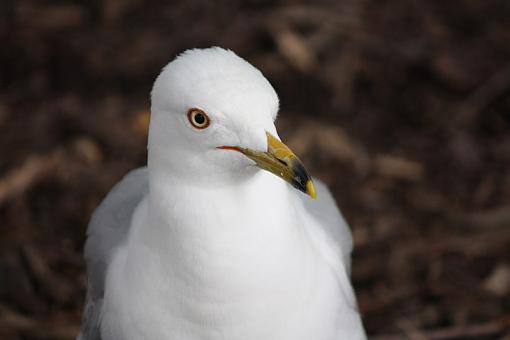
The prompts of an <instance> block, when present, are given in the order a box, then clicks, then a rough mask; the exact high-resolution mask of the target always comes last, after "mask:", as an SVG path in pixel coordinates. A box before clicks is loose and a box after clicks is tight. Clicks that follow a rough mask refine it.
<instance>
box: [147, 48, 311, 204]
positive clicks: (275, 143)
mask: <svg viewBox="0 0 510 340" xmlns="http://www.w3.org/2000/svg"><path fill="white" fill-rule="evenodd" d="M277 113H278V96H277V94H276V92H275V90H274V89H273V87H272V86H271V84H270V83H269V81H268V80H267V79H266V78H265V77H264V76H263V75H262V73H261V72H260V71H259V70H258V69H256V68H255V67H253V66H252V65H251V64H249V63H248V62H247V61H245V60H244V59H242V58H240V57H238V56H237V55H236V54H235V53H234V52H232V51H230V50H225V49H222V48H219V47H212V48H207V49H192V50H188V51H185V52H184V53H182V54H181V55H179V56H178V57H177V58H176V59H175V60H173V61H172V62H170V63H169V64H168V65H167V66H166V67H165V68H164V69H163V70H162V72H161V74H160V75H159V76H158V78H157V79H156V82H155V83H154V87H153V89H152V98H151V123H150V128H149V170H150V171H158V172H162V173H163V174H164V175H168V176H173V177H174V178H177V179H178V180H180V181H187V182H189V181H191V182H193V183H195V184H197V185H217V186H220V185H229V184H232V183H233V182H236V181H240V180H245V179H248V178H250V177H251V176H253V175H254V174H255V173H256V172H257V171H260V170H261V169H263V170H267V171H270V172H272V173H273V174H275V175H277V176H279V177H281V178H282V179H284V180H286V181H287V182H289V183H290V184H291V185H293V186H294V187H295V188H297V189H299V190H300V191H303V192H305V193H307V194H308V195H310V196H311V197H315V189H314V187H313V183H312V181H311V177H310V176H309V175H308V173H307V172H306V170H305V168H304V166H303V164H302V162H301V161H300V160H299V159H298V158H297V157H296V155H294V153H293V152H292V151H291V150H290V149H289V148H288V147H287V146H286V145H285V144H283V143H282V142H281V141H280V139H279V137H278V134H277V131H276V127H275V125H274V121H275V119H276V115H277Z"/></svg>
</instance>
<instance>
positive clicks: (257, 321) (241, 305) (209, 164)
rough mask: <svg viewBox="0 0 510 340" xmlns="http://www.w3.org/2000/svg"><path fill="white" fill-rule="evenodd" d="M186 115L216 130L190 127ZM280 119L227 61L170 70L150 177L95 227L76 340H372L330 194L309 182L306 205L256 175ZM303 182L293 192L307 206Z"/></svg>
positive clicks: (191, 56) (267, 176)
mask: <svg viewBox="0 0 510 340" xmlns="http://www.w3.org/2000/svg"><path fill="white" fill-rule="evenodd" d="M190 108H199V110H200V112H202V113H204V115H205V116H206V118H207V119H208V120H210V121H208V123H210V124H208V126H207V127H206V128H200V129H197V128H196V126H193V124H190V120H189V119H190V115H189V112H191V111H190ZM277 111H278V97H277V95H276V93H275V91H274V90H273V88H272V86H271V85H270V84H269V82H268V81H267V80H266V79H265V78H264V77H263V75H262V74H261V73H260V72H259V71H258V70H257V69H255V68H254V67H253V66H251V65H250V64H249V63H247V62H246V61H244V60H243V59H241V58H239V57H238V56H236V55H235V54H234V53H233V52H231V51H227V50H224V49H221V48H210V49H204V50H190V51H187V52H185V53H183V54H182V55H181V56H179V57H178V58H177V59H176V60H174V61H173V62H171V63H170V64H169V65H167V67H166V68H165V69H164V70H163V71H162V73H161V74H160V76H159V77H158V79H157V80H156V82H155V85H154V88H153V91H152V107H151V124H150V130H149V158H148V166H147V167H146V168H142V169H138V170H135V171H133V172H131V173H130V174H128V175H127V176H126V177H125V178H124V179H123V180H122V181H121V182H120V183H119V184H117V186H116V187H115V188H114V189H113V190H112V192H111V193H110V194H109V195H108V196H107V197H106V199H105V200H104V201H103V203H102V204H101V206H100V207H99V208H98V209H97V211H96V212H95V213H94V216H93V218H92V220H91V223H90V225H89V230H88V240H87V244H86V249H85V255H86V259H87V265H88V273H89V288H88V294H87V302H86V307H85V312H84V319H83V325H82V332H81V334H80V336H79V339H80V340H99V339H101V340H117V339H124V340H131V339H151V340H159V339H161V340H163V339H165V340H173V339H176V340H177V339H178V340H235V339H246V340H250V339H268V340H300V339H302V340H310V339H314V340H334V339H365V335H364V331H363V327H362V324H361V320H360V316H359V313H358V311H357V306H356V300H355V296H354V293H353V290H352V287H351V284H350V278H349V272H350V269H349V268H350V252H351V249H352V239H351V235H350V231H349V229H348V227H347V224H346V223H345V221H344V220H343V218H342V216H341V214H340V212H339V210H338V208H337V207H336V205H335V202H334V200H333V198H332V196H331V194H330V193H329V191H328V190H327V188H326V187H325V186H324V185H323V184H322V183H320V182H318V181H317V180H315V187H316V192H315V191H313V196H315V194H316V196H317V199H316V200H312V199H310V198H309V197H308V196H306V195H305V194H303V193H301V192H299V191H298V190H295V188H293V187H292V186H291V185H289V183H287V182H285V181H283V180H282V179H281V178H278V177H277V176H275V175H274V174H272V173H270V172H269V171H264V170H262V169H261V168H260V167H263V168H265V169H266V170H267V169H268V168H267V167H264V164H265V163H264V164H262V163H260V162H262V160H261V159H262V158H264V157H266V156H260V155H262V154H264V155H266V154H269V153H268V152H267V151H268V150H270V149H271V147H272V146H273V144H275V145H276V146H277V147H281V148H284V147H285V146H284V145H283V144H281V142H279V138H278V135H277V131H276V128H275V126H274V120H275V118H276V114H277ZM186 113H188V114H186ZM197 121H199V122H202V120H200V119H199V120H197ZM273 136H274V138H271V137H273ZM248 150H249V151H248ZM279 151H281V149H280V150H279ZM284 151H285V150H284ZM285 152H287V151H285ZM276 153H277V152H276V151H275V154H276ZM253 154H255V155H256V156H250V155H253ZM288 154H289V155H290V156H294V155H293V154H291V153H290V150H289V151H288ZM272 155H273V153H271V154H270V155H269V156H271V157H272ZM259 157H262V158H260V159H259ZM264 159H265V158H264ZM259 161H260V162H259ZM280 161H281V163H282V164H283V165H277V164H279V163H278V162H276V163H275V164H276V165H274V164H273V165H271V166H269V169H274V167H277V168H278V169H280V167H281V170H282V171H280V170H274V171H273V170H270V171H272V172H275V174H277V175H278V176H280V177H282V178H284V179H286V180H287V181H289V182H292V181H294V179H292V178H286V177H285V175H284V173H283V171H284V170H285V169H287V168H290V166H291V164H292V162H298V160H293V159H291V158H289V159H287V158H286V159H284V160H280ZM261 164H262V165H261ZM300 164H301V163H299V164H298V165H300ZM257 165H258V166H257ZM293 169H295V167H294V168H293ZM302 176H305V177H306V176H307V175H302ZM302 176H301V177H302ZM297 177H299V176H295V178H297ZM297 179H298V180H299V178H297ZM308 181H310V179H309V178H308V177H306V178H305V181H304V182H299V181H298V182H294V183H293V184H292V185H293V186H294V187H296V188H299V189H300V190H302V191H305V192H308V193H309V194H310V195H312V194H311V193H310V190H311V189H310V187H309V185H311V182H309V183H308ZM305 182H306V183H305Z"/></svg>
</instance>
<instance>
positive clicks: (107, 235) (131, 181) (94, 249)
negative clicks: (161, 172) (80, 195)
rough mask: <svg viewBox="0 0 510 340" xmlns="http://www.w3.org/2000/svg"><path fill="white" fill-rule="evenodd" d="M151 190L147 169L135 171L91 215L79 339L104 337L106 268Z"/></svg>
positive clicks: (123, 240) (86, 248)
mask: <svg viewBox="0 0 510 340" xmlns="http://www.w3.org/2000/svg"><path fill="white" fill-rule="evenodd" d="M148 190H149V180H148V175H147V168H146V167H143V168H139V169H136V170H133V171H131V172H130V173H128V174H127V175H126V176H124V178H123V179H122V180H121V181H120V182H119V183H118V184H117V185H115V187H113V189H112V190H111V191H110V192H109V193H108V195H107V196H106V198H105V199H104V200H103V202H101V204H100V205H99V207H98V208H97V209H96V210H95V211H94V214H93V215H92V218H91V220H90V223H89V226H88V229H87V236H88V238H87V242H86V244H85V260H86V262H87V275H88V291H87V297H86V301H85V309H84V312H83V320H82V326H81V333H80V335H79V336H78V340H101V334H100V331H99V327H100V315H101V308H102V304H103V296H104V284H105V274H106V270H107V267H108V264H109V263H110V260H111V257H112V254H113V252H114V251H115V249H116V248H117V247H118V246H119V245H120V244H122V243H123V242H125V240H126V236H127V234H128V231H129V228H130V226H131V217H132V215H133V212H134V210H135V208H136V207H137V205H138V204H139V203H140V201H141V200H142V199H143V197H144V196H145V195H147V193H148Z"/></svg>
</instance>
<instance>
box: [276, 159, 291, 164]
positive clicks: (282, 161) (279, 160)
mask: <svg viewBox="0 0 510 340" xmlns="http://www.w3.org/2000/svg"><path fill="white" fill-rule="evenodd" d="M277 160H278V162H280V163H282V164H283V165H285V166H289V164H287V162H285V161H284V160H281V159H279V158H277Z"/></svg>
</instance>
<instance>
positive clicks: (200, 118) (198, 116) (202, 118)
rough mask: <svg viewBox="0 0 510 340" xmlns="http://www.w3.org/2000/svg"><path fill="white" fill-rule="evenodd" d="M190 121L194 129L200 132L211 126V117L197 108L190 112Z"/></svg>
mask: <svg viewBox="0 0 510 340" xmlns="http://www.w3.org/2000/svg"><path fill="white" fill-rule="evenodd" d="M188 120H189V122H190V124H191V125H192V126H193V127H194V128H196V129H199V130H203V129H205V128H207V127H208V126H209V124H211V120H210V119H209V116H208V115H207V114H206V113H205V112H204V111H203V110H200V109H197V108H196V107H193V108H191V109H189V110H188Z"/></svg>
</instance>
